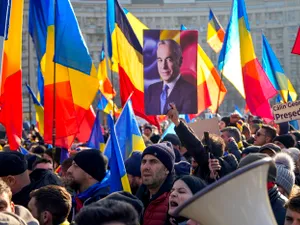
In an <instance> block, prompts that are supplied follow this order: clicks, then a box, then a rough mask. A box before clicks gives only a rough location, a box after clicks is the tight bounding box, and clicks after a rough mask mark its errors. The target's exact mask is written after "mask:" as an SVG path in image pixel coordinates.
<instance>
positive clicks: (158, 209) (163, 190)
mask: <svg viewBox="0 0 300 225" xmlns="http://www.w3.org/2000/svg"><path fill="white" fill-rule="evenodd" d="M172 185H173V175H172V174H170V175H169V176H168V177H167V178H166V180H165V182H164V183H163V185H162V186H161V187H160V189H159V191H158V192H157V193H156V194H155V195H153V196H152V198H150V193H149V191H148V189H147V187H146V186H145V185H143V184H142V185H141V187H140V188H139V190H138V192H137V194H136V196H137V197H138V198H139V199H140V200H141V201H142V202H143V204H144V208H145V211H144V217H143V225H164V224H166V222H167V221H168V209H169V195H170V191H171V188H172Z"/></svg>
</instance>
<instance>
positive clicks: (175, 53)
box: [145, 39, 197, 115]
mask: <svg viewBox="0 0 300 225" xmlns="http://www.w3.org/2000/svg"><path fill="white" fill-rule="evenodd" d="M181 64H182V51H181V47H180V45H179V44H178V43H177V42H176V41H174V40H172V39H167V40H161V41H160V42H159V43H158V45H157V68H158V73H159V75H160V78H161V81H159V82H156V83H154V84H151V85H150V86H149V87H148V89H147V90H146V91H145V108H146V114H148V115H165V114H167V112H168V110H169V109H170V108H169V107H170V106H169V104H170V103H174V104H175V105H176V108H177V109H178V112H179V113H180V114H196V113H197V88H196V82H195V85H193V84H191V83H189V82H188V81H186V80H185V79H184V78H183V77H182V75H181V74H180V67H181Z"/></svg>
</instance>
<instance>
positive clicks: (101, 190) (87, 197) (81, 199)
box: [68, 171, 110, 222]
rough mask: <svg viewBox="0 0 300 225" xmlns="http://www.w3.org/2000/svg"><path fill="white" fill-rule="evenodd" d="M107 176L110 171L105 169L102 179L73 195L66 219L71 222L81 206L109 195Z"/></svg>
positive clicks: (108, 176)
mask: <svg viewBox="0 0 300 225" xmlns="http://www.w3.org/2000/svg"><path fill="white" fill-rule="evenodd" d="M109 178H110V171H107V172H106V175H105V177H104V178H103V180H102V181H100V182H98V183H95V184H93V185H92V186H90V187H89V188H88V189H86V190H85V191H84V192H82V193H79V194H77V195H76V196H73V198H72V208H71V212H70V214H69V217H68V221H70V222H72V221H73V220H74V219H75V215H76V214H77V213H78V212H79V211H80V209H81V208H82V207H84V206H88V205H90V204H92V203H94V202H97V201H98V200H101V199H102V198H105V197H106V196H107V195H109V191H110V187H109V180H110V179H109Z"/></svg>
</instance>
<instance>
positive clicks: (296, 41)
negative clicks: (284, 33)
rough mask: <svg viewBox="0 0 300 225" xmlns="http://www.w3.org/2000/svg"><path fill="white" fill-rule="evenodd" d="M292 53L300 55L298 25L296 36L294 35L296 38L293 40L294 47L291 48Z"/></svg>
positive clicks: (299, 30) (299, 31)
mask: <svg viewBox="0 0 300 225" xmlns="http://www.w3.org/2000/svg"><path fill="white" fill-rule="evenodd" d="M292 53H293V54H297V55H300V27H299V29H298V34H297V37H296V40H295V44H294V47H293V49H292Z"/></svg>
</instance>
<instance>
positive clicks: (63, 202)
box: [30, 185, 72, 224]
mask: <svg viewBox="0 0 300 225" xmlns="http://www.w3.org/2000/svg"><path fill="white" fill-rule="evenodd" d="M30 197H31V198H35V204H36V205H35V206H36V208H37V210H38V214H40V213H42V212H44V211H49V212H50V213H51V214H52V223H53V224H60V223H62V222H64V221H65V220H66V219H67V217H68V215H69V213H70V210H71V206H72V199H71V195H70V194H69V193H68V191H67V190H66V189H65V188H64V187H60V186H57V185H48V186H45V187H41V188H39V189H36V190H34V191H32V192H31V193H30Z"/></svg>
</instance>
